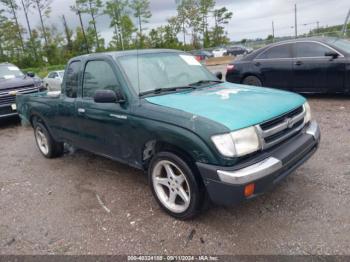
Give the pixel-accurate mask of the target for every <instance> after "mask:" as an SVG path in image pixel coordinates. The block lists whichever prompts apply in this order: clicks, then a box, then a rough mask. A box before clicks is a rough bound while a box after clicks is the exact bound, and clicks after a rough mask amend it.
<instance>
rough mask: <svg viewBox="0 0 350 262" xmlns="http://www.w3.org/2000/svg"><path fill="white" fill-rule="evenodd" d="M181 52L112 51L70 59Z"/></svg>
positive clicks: (164, 50) (175, 51) (162, 50)
mask: <svg viewBox="0 0 350 262" xmlns="http://www.w3.org/2000/svg"><path fill="white" fill-rule="evenodd" d="M182 52H183V51H180V50H174V49H133V50H127V51H114V52H103V53H93V54H87V55H81V56H77V57H74V58H72V60H74V59H79V58H86V57H99V56H105V55H109V56H114V57H120V56H126V55H144V54H158V53H182Z"/></svg>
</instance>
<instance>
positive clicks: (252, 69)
mask: <svg viewBox="0 0 350 262" xmlns="http://www.w3.org/2000/svg"><path fill="white" fill-rule="evenodd" d="M226 80H227V81H228V82H232V83H241V84H246V85H254V86H264V87H272V88H279V89H284V90H290V91H294V92H299V93H350V41H348V40H345V39H339V38H304V39H295V40H289V41H283V42H279V43H275V44H271V45H268V46H266V47H264V48H261V49H259V50H257V51H255V52H253V53H251V54H249V55H247V56H245V57H243V58H242V59H240V60H237V61H234V62H232V63H231V64H229V65H228V66H227V75H226Z"/></svg>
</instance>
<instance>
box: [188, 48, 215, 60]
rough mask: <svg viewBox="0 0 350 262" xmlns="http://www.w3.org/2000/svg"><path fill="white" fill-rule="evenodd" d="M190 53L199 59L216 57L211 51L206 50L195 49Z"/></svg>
mask: <svg viewBox="0 0 350 262" xmlns="http://www.w3.org/2000/svg"><path fill="white" fill-rule="evenodd" d="M190 53H191V54H192V55H193V56H195V57H196V59H197V60H198V61H203V60H207V59H209V58H212V57H214V55H213V54H212V53H211V52H209V51H205V50H195V51H191V52H190Z"/></svg>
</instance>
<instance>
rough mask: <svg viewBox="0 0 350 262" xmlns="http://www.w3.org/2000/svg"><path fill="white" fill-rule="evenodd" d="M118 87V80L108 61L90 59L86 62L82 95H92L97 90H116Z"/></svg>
mask: <svg viewBox="0 0 350 262" xmlns="http://www.w3.org/2000/svg"><path fill="white" fill-rule="evenodd" d="M119 88H120V85H119V81H118V79H117V77H116V75H115V73H114V71H113V69H112V67H111V65H110V64H109V63H107V62H106V61H90V62H88V63H87V64H86V67H85V72H84V82H83V97H93V96H94V95H95V92H96V91H97V90H112V91H117V90H118V89H119Z"/></svg>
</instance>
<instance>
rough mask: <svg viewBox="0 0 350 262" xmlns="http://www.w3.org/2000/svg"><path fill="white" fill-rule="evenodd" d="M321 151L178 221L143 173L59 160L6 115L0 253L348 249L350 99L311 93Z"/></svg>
mask: <svg viewBox="0 0 350 262" xmlns="http://www.w3.org/2000/svg"><path fill="white" fill-rule="evenodd" d="M310 102H311V107H312V109H313V112H314V118H316V119H317V120H318V121H319V123H320V125H321V128H322V136H323V137H322V144H321V146H320V149H319V151H318V152H317V154H316V155H315V156H314V157H313V158H312V159H311V160H310V161H308V162H307V163H306V164H305V165H304V166H302V167H301V168H300V169H298V170H297V171H296V172H295V173H294V174H293V175H291V176H290V177H288V178H287V179H286V180H285V181H283V182H282V183H281V184H280V186H279V187H277V188H276V189H275V190H274V191H273V192H270V193H268V194H266V195H264V196H262V197H260V198H258V199H255V200H252V201H250V202H247V203H243V204H241V205H240V206H238V207H230V208H224V207H213V208H211V209H210V210H209V211H208V212H207V213H205V214H203V215H202V216H200V217H199V218H198V219H196V220H194V221H189V222H180V221H176V220H174V219H172V218H171V217H169V216H167V215H166V214H164V213H163V212H162V211H161V210H160V209H159V207H158V205H157V204H156V202H155V200H154V199H153V198H152V196H151V193H150V190H149V188H148V185H147V180H146V177H145V176H144V175H143V173H142V172H139V171H137V170H134V169H132V168H129V167H127V166H125V165H121V164H118V163H115V162H112V161H110V160H106V159H103V158H101V157H97V156H94V155H92V154H89V153H86V152H82V151H77V152H76V153H75V154H67V155H65V156H64V157H63V158H59V159H55V160H47V159H44V158H43V157H42V156H41V155H40V153H39V151H38V150H37V148H36V146H35V144H34V139H33V134H32V130H31V129H30V128H24V127H21V126H20V124H19V123H18V121H16V120H12V121H1V124H0V167H1V171H0V254H179V253H180V254H350V191H349V186H350V135H349V132H350V98H349V97H348V98H340V97H310Z"/></svg>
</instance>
